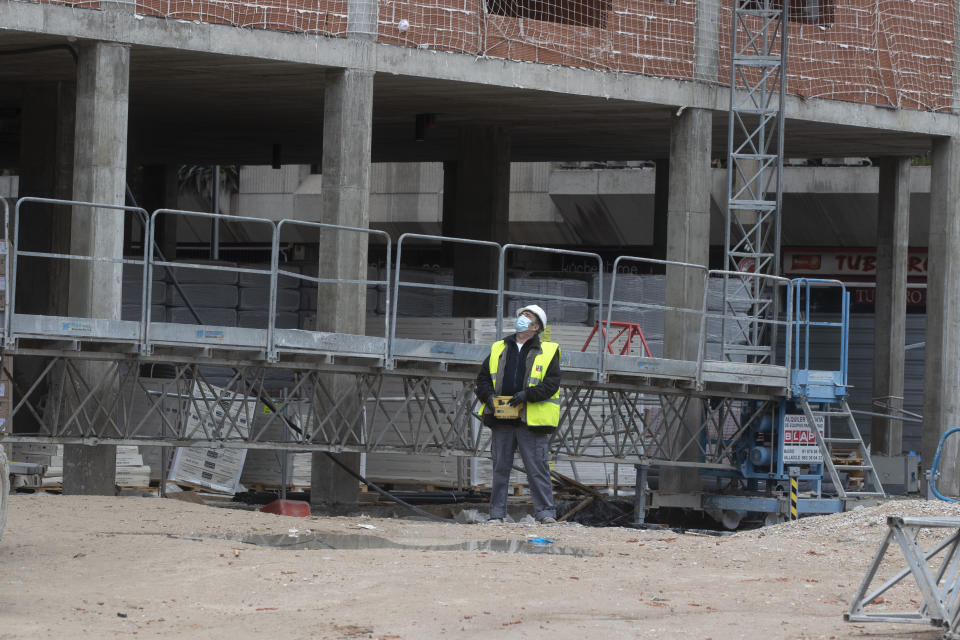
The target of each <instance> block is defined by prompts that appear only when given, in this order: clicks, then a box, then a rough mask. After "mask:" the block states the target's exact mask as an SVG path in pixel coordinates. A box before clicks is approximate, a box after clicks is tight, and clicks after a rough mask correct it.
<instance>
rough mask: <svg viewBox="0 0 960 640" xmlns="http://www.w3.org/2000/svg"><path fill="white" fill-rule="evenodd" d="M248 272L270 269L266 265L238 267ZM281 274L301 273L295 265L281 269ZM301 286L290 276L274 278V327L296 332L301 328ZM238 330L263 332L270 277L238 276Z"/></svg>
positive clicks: (268, 308) (255, 275)
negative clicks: (275, 285)
mask: <svg viewBox="0 0 960 640" xmlns="http://www.w3.org/2000/svg"><path fill="white" fill-rule="evenodd" d="M241 267H243V268H247V269H258V270H264V269H269V267H270V265H266V264H246V265H241ZM283 270H284V271H289V272H291V273H300V267H299V266H297V265H287V264H285V265H283ZM300 283H301V281H300V280H299V279H298V278H293V277H290V276H284V277H282V278H281V277H278V278H277V308H276V316H275V317H276V326H277V327H278V328H280V329H296V328H298V326H299V324H300V316H299V313H300V298H301V296H300ZM237 287H238V289H237V326H238V327H245V328H248V329H266V328H267V324H268V319H269V313H270V311H269V310H270V276H269V275H264V274H259V273H246V272H244V273H240V274H239V275H238V278H237Z"/></svg>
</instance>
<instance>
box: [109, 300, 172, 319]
mask: <svg viewBox="0 0 960 640" xmlns="http://www.w3.org/2000/svg"><path fill="white" fill-rule="evenodd" d="M120 319H121V320H134V321H139V320H140V305H138V304H125V305H123V306H122V307H121V308H120ZM166 320H167V308H166V307H165V306H163V305H162V304H153V305H150V321H151V322H166Z"/></svg>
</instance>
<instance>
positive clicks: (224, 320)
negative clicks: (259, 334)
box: [167, 260, 240, 327]
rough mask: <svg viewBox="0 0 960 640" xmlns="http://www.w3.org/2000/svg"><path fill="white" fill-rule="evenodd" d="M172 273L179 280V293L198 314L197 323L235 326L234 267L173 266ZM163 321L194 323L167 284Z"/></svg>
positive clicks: (174, 289) (222, 264) (220, 264)
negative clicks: (201, 267) (228, 268)
mask: <svg viewBox="0 0 960 640" xmlns="http://www.w3.org/2000/svg"><path fill="white" fill-rule="evenodd" d="M193 262H194V263H196V264H206V265H212V266H219V267H235V266H236V263H233V262H215V261H208V260H196V261H193ZM173 273H174V276H175V277H176V278H177V280H178V282H179V283H180V288H181V289H182V290H183V295H184V296H185V297H186V298H187V299H188V300H189V301H190V304H191V305H193V307H194V309H196V311H197V313H198V314H199V315H200V319H201V321H202V323H201V324H205V325H212V326H218V327H235V326H237V304H238V302H239V299H240V295H239V292H238V290H237V272H236V271H216V270H210V269H197V268H190V267H176V268H174V269H173ZM167 322H176V323H182V324H198V323H197V321H196V320H195V319H194V317H193V314H192V313H191V312H190V309H188V308H187V306H186V303H185V302H184V300H183V299H182V298H181V296H180V293H179V292H178V290H177V288H176V287H174V286H170V287H168V288H167Z"/></svg>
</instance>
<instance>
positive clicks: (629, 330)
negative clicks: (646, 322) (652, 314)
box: [580, 320, 653, 358]
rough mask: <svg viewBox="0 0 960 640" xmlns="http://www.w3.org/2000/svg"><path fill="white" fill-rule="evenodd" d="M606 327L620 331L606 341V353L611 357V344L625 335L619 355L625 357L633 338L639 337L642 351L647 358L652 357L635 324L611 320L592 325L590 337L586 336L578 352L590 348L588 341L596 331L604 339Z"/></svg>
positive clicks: (641, 332) (639, 329) (641, 330)
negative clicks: (598, 331) (599, 332)
mask: <svg viewBox="0 0 960 640" xmlns="http://www.w3.org/2000/svg"><path fill="white" fill-rule="evenodd" d="M607 325H609V326H610V327H611V328H619V329H620V331H619V332H618V333H617V335H615V336H613V338H611V339H609V340H607V351H608V352H609V353H610V354H611V355H612V354H613V343H614V342H616V341H617V340H619V339H620V337H621V336H623V334H627V336H626V342H625V343H624V345H623V348H622V349H620V355H621V356H625V355H628V354H629V353H630V346H631V344H632V342H633V338H634V337H635V336H636V337H639V338H640V343H641V344H642V345H643V351H644V353H645V354H646V356H647V357H648V358H650V357H652V356H653V354H652V353H650V347H649V346H647V339H646V338H644V337H643V329H641V328H640V325H639V324H637V323H636V322H621V321H619V320H611V321H610V322H607V321H606V320H603V321H601V322H597V323H595V324H594V325H593V330H592V331H591V332H590V335H589V336H587V341H586V342H584V343H583V348H582V349H580V351H586V350H587V348H588V347H589V346H590V341H591V340H593V336H595V335H596V334H597V330H600V331H601V332H602V335H603V337H604V338H606V337H607Z"/></svg>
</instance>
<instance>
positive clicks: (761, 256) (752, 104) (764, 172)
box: [723, 0, 789, 364]
mask: <svg viewBox="0 0 960 640" xmlns="http://www.w3.org/2000/svg"><path fill="white" fill-rule="evenodd" d="M788 16H789V0H734V5H733V16H732V17H733V25H732V29H731V46H730V52H731V59H730V111H729V126H728V130H727V188H728V192H727V193H728V195H727V207H726V233H725V244H724V269H726V270H727V271H731V272H737V273H738V274H740V275H726V276H724V296H723V298H724V313H725V315H732V314H731V311H732V308H731V306H730V300H729V297H728V295H729V293H730V280H731V279H733V280H735V281H736V280H739V281H740V282H742V283H743V285H744V286H745V288H746V291H747V293H748V295H749V299H750V309H749V312H748V314H747V315H748V317H747V318H746V319H745V320H738V321H733V320H729V319H727V320H725V322H724V325H725V326H724V327H723V351H724V356H725V357H726V358H728V359H736V358H737V357H738V356H739V357H744V356H745V357H746V359H747V360H748V361H752V362H763V363H769V364H775V363H774V362H773V358H774V351H775V349H774V347H773V345H774V344H775V343H776V337H777V336H776V327H775V325H773V324H770V320H771V319H775V317H776V314H777V300H778V291H777V290H776V288H775V287H774V286H773V285H772V281H771V280H770V279H765V278H763V277H762V276H773V275H779V271H780V208H781V201H782V197H783V182H782V174H783V121H784V117H783V104H784V100H785V97H786V61H787V21H788V20H787V19H788ZM731 323H733V325H732V326H731Z"/></svg>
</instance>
